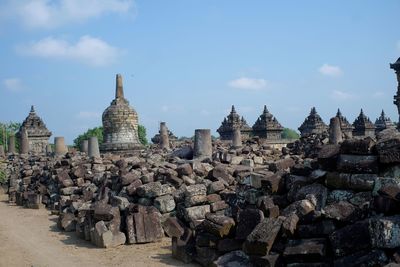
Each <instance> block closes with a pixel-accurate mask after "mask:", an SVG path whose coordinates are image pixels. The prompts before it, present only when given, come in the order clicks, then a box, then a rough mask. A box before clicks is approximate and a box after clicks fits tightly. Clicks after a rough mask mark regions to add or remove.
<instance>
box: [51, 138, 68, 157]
mask: <svg viewBox="0 0 400 267" xmlns="http://www.w3.org/2000/svg"><path fill="white" fill-rule="evenodd" d="M54 152H55V153H56V155H64V154H66V153H67V152H68V149H67V147H66V146H65V140H64V137H54Z"/></svg>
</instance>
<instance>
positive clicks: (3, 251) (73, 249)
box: [0, 195, 188, 267]
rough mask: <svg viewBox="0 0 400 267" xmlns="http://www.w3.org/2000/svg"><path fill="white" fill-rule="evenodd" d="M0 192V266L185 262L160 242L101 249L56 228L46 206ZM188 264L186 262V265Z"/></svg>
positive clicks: (167, 243)
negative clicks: (12, 201) (11, 199)
mask: <svg viewBox="0 0 400 267" xmlns="http://www.w3.org/2000/svg"><path fill="white" fill-rule="evenodd" d="M6 199H7V196H6V195H0V266H34V267H39V266H40V267H42V266H57V267H58V266H68V267H70V266H184V265H183V264H182V263H181V262H179V261H176V260H174V259H173V258H172V257H171V250H170V246H171V243H170V239H167V238H165V239H164V240H163V241H162V242H161V243H156V244H145V245H133V246H120V247H118V248H114V249H100V248H96V247H95V246H93V245H91V244H90V243H89V242H86V241H84V240H81V239H78V238H77V237H76V236H75V233H64V232H60V231H59V230H58V229H57V226H56V222H57V216H51V215H49V212H48V211H47V210H45V209H41V210H30V209H24V208H21V207H17V206H12V205H9V204H8V203H7V201H6ZM185 266H188V265H185Z"/></svg>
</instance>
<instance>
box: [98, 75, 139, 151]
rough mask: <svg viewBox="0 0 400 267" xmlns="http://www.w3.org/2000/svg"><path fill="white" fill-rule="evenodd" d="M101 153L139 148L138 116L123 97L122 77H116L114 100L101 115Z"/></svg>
mask: <svg viewBox="0 0 400 267" xmlns="http://www.w3.org/2000/svg"><path fill="white" fill-rule="evenodd" d="M102 120H103V138H104V139H103V144H102V145H101V148H100V150H101V151H102V152H124V151H129V150H135V149H138V148H140V147H141V144H140V141H139V135H138V115H137V113H136V111H135V110H134V109H133V108H132V107H131V106H130V105H129V102H128V100H127V99H126V98H125V97H124V88H123V84H122V76H121V75H120V74H117V76H116V89H115V99H114V100H113V101H112V102H111V105H110V106H109V107H108V108H107V109H106V110H105V111H104V113H103V117H102Z"/></svg>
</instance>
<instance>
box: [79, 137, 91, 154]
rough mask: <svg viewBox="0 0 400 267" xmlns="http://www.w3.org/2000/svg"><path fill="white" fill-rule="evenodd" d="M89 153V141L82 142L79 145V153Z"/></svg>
mask: <svg viewBox="0 0 400 267" xmlns="http://www.w3.org/2000/svg"><path fill="white" fill-rule="evenodd" d="M88 151H89V140H83V141H82V143H81V152H83V153H86V154H87V153H88Z"/></svg>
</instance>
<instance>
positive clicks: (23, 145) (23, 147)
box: [19, 129, 29, 154]
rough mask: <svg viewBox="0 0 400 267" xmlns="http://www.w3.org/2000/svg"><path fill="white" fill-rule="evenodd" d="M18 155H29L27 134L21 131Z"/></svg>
mask: <svg viewBox="0 0 400 267" xmlns="http://www.w3.org/2000/svg"><path fill="white" fill-rule="evenodd" d="M19 146H20V151H19V153H20V154H28V153H29V139H28V133H27V132H26V130H24V129H23V130H22V131H21V141H20V144H19Z"/></svg>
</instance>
